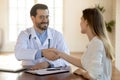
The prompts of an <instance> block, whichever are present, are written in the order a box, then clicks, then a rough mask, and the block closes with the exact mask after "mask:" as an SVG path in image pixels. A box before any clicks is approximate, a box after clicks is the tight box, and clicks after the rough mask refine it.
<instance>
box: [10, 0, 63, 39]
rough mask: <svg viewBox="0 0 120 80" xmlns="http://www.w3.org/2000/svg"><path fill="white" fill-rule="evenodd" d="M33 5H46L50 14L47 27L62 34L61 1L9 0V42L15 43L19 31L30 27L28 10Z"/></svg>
mask: <svg viewBox="0 0 120 80" xmlns="http://www.w3.org/2000/svg"><path fill="white" fill-rule="evenodd" d="M35 3H44V4H47V5H48V8H49V12H50V13H49V14H50V24H49V27H52V28H55V29H56V30H58V31H60V32H62V25H63V22H62V20H63V19H62V18H63V17H62V16H63V12H62V11H63V2H62V0H9V41H16V39H17V37H18V34H19V33H20V31H21V30H24V29H26V28H28V27H32V21H31V19H30V9H31V7H32V6H33V5H34V4H35Z"/></svg>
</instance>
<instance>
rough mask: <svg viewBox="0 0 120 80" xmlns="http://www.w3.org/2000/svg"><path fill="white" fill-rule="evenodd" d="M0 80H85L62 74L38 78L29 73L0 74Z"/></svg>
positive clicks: (69, 74)
mask: <svg viewBox="0 0 120 80" xmlns="http://www.w3.org/2000/svg"><path fill="white" fill-rule="evenodd" d="M0 80H85V79H84V78H82V77H81V76H77V75H74V74H72V73H71V72H68V73H60V74H54V75H46V76H38V75H33V74H29V73H24V72H21V73H9V72H0Z"/></svg>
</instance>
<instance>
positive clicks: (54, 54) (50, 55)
mask: <svg viewBox="0 0 120 80" xmlns="http://www.w3.org/2000/svg"><path fill="white" fill-rule="evenodd" d="M41 52H42V56H44V57H45V58H47V59H48V60H52V61H54V60H57V59H59V58H60V54H61V52H59V51H58V50H57V49H55V48H49V49H43V50H42V51H41Z"/></svg>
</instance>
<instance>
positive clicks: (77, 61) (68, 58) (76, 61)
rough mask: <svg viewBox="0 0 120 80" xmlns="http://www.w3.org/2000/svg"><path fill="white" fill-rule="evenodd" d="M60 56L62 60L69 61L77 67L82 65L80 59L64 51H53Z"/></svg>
mask: <svg viewBox="0 0 120 80" xmlns="http://www.w3.org/2000/svg"><path fill="white" fill-rule="evenodd" d="M55 52H56V53H57V54H58V55H59V57H60V58H63V59H64V60H66V61H68V62H69V63H71V64H73V65H75V66H77V67H82V65H81V61H80V59H77V58H75V57H72V56H70V55H68V54H66V53H63V52H59V51H55Z"/></svg>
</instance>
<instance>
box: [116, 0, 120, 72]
mask: <svg viewBox="0 0 120 80" xmlns="http://www.w3.org/2000/svg"><path fill="white" fill-rule="evenodd" d="M115 37H116V38H115V39H116V40H115V41H116V43H115V44H116V46H115V53H116V63H115V65H116V67H117V68H118V69H119V71H120V0H116V35H115Z"/></svg>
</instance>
